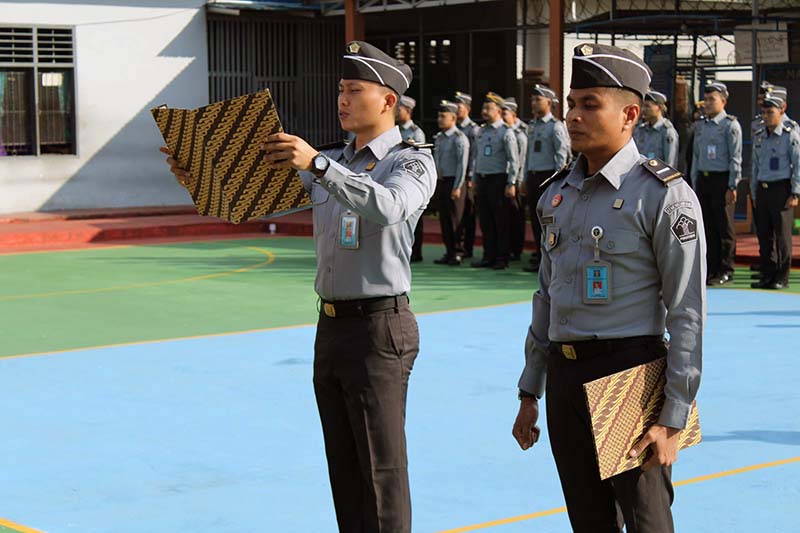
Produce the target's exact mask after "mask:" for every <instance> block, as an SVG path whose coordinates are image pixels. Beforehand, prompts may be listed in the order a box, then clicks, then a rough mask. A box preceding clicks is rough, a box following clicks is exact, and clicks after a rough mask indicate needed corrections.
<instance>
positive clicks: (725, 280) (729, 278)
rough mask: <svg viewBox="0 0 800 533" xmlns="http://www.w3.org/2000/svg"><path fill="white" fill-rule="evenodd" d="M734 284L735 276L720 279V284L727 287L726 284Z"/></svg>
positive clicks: (724, 276)
mask: <svg viewBox="0 0 800 533" xmlns="http://www.w3.org/2000/svg"><path fill="white" fill-rule="evenodd" d="M732 282H733V274H723V275H721V276H720V277H719V284H720V285H725V284H726V283H732Z"/></svg>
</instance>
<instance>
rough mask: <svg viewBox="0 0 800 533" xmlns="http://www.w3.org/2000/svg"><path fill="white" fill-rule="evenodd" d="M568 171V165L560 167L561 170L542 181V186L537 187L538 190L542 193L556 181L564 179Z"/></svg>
mask: <svg viewBox="0 0 800 533" xmlns="http://www.w3.org/2000/svg"><path fill="white" fill-rule="evenodd" d="M569 170H570V168H569V165H564V166H563V167H561V170H559V171H558V172H556V173H555V174H553V175H552V176H550V177H549V178H547V179H546V180H544V181H543V182H542V184H541V185H539V190H542V191H544V190H545V189H547V188H548V187H549V186H550V185H552V184H553V183H555V182H556V181H558V180H560V179H561V178H565V177H566V176H567V174H569Z"/></svg>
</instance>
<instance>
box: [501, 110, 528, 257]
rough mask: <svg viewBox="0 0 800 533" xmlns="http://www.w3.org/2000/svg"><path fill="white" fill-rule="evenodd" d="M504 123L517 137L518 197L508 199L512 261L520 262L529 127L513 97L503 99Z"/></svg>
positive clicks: (523, 229) (523, 235) (523, 245)
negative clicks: (520, 117) (522, 198)
mask: <svg viewBox="0 0 800 533" xmlns="http://www.w3.org/2000/svg"><path fill="white" fill-rule="evenodd" d="M503 100H504V101H505V104H504V105H503V122H505V123H506V125H507V126H509V127H510V128H511V129H512V130H513V131H514V135H515V136H516V137H517V154H518V155H517V157H518V162H519V165H518V166H517V183H516V186H517V187H516V192H517V194H516V196H515V197H514V198H509V199H508V209H509V213H510V216H511V260H512V261H519V260H520V258H521V257H522V249H523V248H524V247H525V208H524V207H523V205H522V201H521V198H520V189H521V188H522V181H523V178H524V176H525V172H524V170H525V154H526V153H527V151H528V125H527V124H525V123H524V122H523V121H521V120H520V119H519V117H518V115H517V113H518V106H517V100H516V98H514V97H513V96H509V97H508V98H504V99H503Z"/></svg>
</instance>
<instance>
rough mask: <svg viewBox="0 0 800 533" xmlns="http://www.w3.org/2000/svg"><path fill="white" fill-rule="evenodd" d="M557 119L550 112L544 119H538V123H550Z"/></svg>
mask: <svg viewBox="0 0 800 533" xmlns="http://www.w3.org/2000/svg"><path fill="white" fill-rule="evenodd" d="M555 119H556V117H554V116H553V113H551V112H548V113H547V114H546V115H545V116H543V117H542V118H537V119H536V121H537V122H550V121H551V120H555Z"/></svg>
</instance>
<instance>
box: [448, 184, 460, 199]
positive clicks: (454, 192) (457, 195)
mask: <svg viewBox="0 0 800 533" xmlns="http://www.w3.org/2000/svg"><path fill="white" fill-rule="evenodd" d="M459 198H461V187H459V188H458V189H453V190H452V191H451V192H450V199H451V200H458V199H459Z"/></svg>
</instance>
